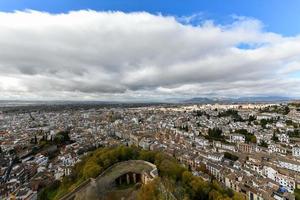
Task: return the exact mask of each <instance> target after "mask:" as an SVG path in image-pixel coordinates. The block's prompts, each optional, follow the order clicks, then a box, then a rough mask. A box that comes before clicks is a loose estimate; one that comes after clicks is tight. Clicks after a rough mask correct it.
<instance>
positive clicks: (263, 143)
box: [259, 140, 269, 148]
mask: <svg viewBox="0 0 300 200" xmlns="http://www.w3.org/2000/svg"><path fill="white" fill-rule="evenodd" d="M259 146H261V147H266V148H267V147H268V146H269V145H268V143H266V141H264V140H262V141H261V142H260V144H259Z"/></svg>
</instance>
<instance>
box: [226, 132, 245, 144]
mask: <svg viewBox="0 0 300 200" xmlns="http://www.w3.org/2000/svg"><path fill="white" fill-rule="evenodd" d="M229 141H230V142H233V143H240V142H241V143H244V142H245V136H244V135H241V134H232V135H230V136H229Z"/></svg>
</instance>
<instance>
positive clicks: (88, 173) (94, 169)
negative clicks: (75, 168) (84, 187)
mask: <svg viewBox="0 0 300 200" xmlns="http://www.w3.org/2000/svg"><path fill="white" fill-rule="evenodd" d="M101 170H102V168H101V167H100V166H99V165H98V164H97V163H96V162H95V161H92V160H91V161H88V162H87V163H86V164H85V165H84V168H83V177H85V178H91V177H92V178H95V177H96V176H97V175H98V174H100V172H101Z"/></svg>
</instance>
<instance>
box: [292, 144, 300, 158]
mask: <svg viewBox="0 0 300 200" xmlns="http://www.w3.org/2000/svg"><path fill="white" fill-rule="evenodd" d="M292 154H293V156H295V157H300V147H299V146H294V147H293V148H292Z"/></svg>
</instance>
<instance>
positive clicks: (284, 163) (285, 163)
mask: <svg viewBox="0 0 300 200" xmlns="http://www.w3.org/2000/svg"><path fill="white" fill-rule="evenodd" d="M278 164H279V167H282V168H286V169H289V170H292V171H296V172H300V162H297V161H294V160H288V159H283V158H280V159H278Z"/></svg>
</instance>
